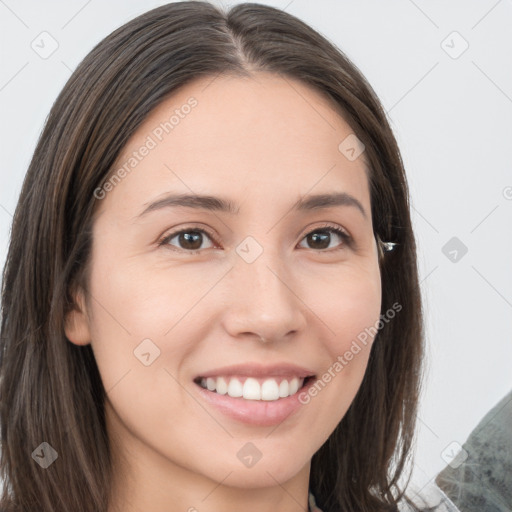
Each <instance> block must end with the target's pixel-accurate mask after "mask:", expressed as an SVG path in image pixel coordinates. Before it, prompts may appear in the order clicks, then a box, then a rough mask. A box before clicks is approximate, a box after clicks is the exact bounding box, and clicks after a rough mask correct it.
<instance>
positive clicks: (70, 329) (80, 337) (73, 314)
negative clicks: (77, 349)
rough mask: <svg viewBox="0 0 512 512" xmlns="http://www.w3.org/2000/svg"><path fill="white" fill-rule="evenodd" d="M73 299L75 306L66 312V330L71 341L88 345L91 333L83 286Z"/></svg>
mask: <svg viewBox="0 0 512 512" xmlns="http://www.w3.org/2000/svg"><path fill="white" fill-rule="evenodd" d="M73 299H74V307H73V309H72V310H71V311H69V312H68V313H67V314H66V318H65V326H64V331H65V333H66V337H67V338H68V340H69V341H71V343H74V344H75V345H88V344H89V343H90V342H91V334H90V330H89V318H88V316H87V310H86V307H85V298H84V292H83V290H82V288H80V289H79V290H78V292H77V293H76V294H75V295H74V296H73Z"/></svg>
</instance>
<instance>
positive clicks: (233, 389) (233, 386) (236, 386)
mask: <svg viewBox="0 0 512 512" xmlns="http://www.w3.org/2000/svg"><path fill="white" fill-rule="evenodd" d="M228 395H229V396H231V397H233V398H239V397H241V396H242V395H243V388H242V383H241V382H240V381H239V380H238V379H231V380H230V381H229V386H228Z"/></svg>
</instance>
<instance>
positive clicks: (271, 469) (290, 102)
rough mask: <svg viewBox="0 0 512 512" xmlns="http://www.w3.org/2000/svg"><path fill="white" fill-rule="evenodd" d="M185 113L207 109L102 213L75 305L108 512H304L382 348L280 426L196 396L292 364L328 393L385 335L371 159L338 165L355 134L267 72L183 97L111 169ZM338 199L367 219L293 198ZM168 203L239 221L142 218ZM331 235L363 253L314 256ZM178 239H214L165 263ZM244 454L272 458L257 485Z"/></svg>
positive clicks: (182, 215) (157, 214) (343, 247)
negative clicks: (219, 205) (92, 362)
mask: <svg viewBox="0 0 512 512" xmlns="http://www.w3.org/2000/svg"><path fill="white" fill-rule="evenodd" d="M190 97H194V98H195V99H196V100H197V102H198V104H197V106H195V107H194V108H193V109H192V110H191V111H190V113H189V114H188V115H187V116H184V118H183V119H180V122H179V124H178V125H176V126H175V127H174V129H173V130H172V132H170V133H169V134H165V136H164V138H163V140H162V141H161V142H158V144H157V146H156V147H155V148H154V149H152V150H151V151H150V152H149V154H148V155H147V156H145V157H144V158H143V159H142V160H141V161H140V162H139V163H138V164H137V166H136V167H135V168H134V169H133V170H132V171H131V173H130V174H129V175H127V176H126V177H125V178H124V179H123V180H121V182H120V183H118V184H117V185H116V186H115V187H114V188H113V190H111V191H109V192H108V193H107V194H106V197H105V198H104V199H102V200H101V201H98V210H97V217H96V220H95V223H94V231H93V248H92V255H91V258H92V260H91V263H92V267H91V268H92V270H91V274H90V281H89V283H88V287H89V293H85V292H83V291H82V290H81V291H79V292H78V293H77V296H76V300H77V304H78V305H79V308H78V309H77V310H75V311H74V312H72V313H70V315H69V317H68V319H67V324H66V334H67V337H68V339H69V340H70V342H72V343H75V344H77V345H85V344H88V343H91V344H92V348H93V351H94V355H95V357H96V360H97V363H98V367H99V370H100V374H101V378H102V381H103V384H104V387H105V389H106V391H107V398H106V404H105V407H106V417H107V429H108V434H109V436H110V438H111V441H112V445H113V448H112V449H113V455H114V474H115V480H116V481H115V484H114V486H113V489H112V504H111V507H110V509H109V512H114V511H117V510H123V511H126V512H132V511H147V510H151V511H152V512H168V511H189V512H192V511H194V510H197V511H199V512H220V511H223V512H231V511H232V512H235V511H236V512H239V511H240V510H244V511H246V512H270V511H273V512H291V511H297V510H300V508H299V505H300V506H301V507H302V508H303V509H304V510H307V493H308V482H309V473H310V462H311V457H312V456H313V454H314V453H315V452H316V451H317V450H318V449H319V448H320V446H321V445H322V444H323V443H324V442H325V441H326V439H327V438H328V436H329V435H330V434H331V433H332V431H333V430H334V428H335V427H336V425H337V424H338V423H339V421H340V420H341V419H342V417H343V416H344V414H345V413H346V411H347V409H348V407H349V405H350V403H351V402H352V400H353V398H354V396H355V394H356V392H357V390H358V388H359V386H360V384H361V381H362V378H363V376H364V372H365V370H366V366H367V361H368V356H369V351H370V347H371V341H372V340H371V339H370V343H368V344H367V345H366V346H362V350H361V351H360V352H359V353H358V354H357V355H355V356H354V358H353V359H352V360H351V361H350V363H349V364H348V365H347V366H345V367H344V368H343V370H342V371H340V372H338V373H336V376H335V377H334V378H332V379H331V381H330V382H329V383H328V384H327V385H326V386H325V387H324V388H323V389H322V390H321V391H320V392H319V393H318V394H317V396H315V397H314V398H312V399H311V401H310V402H309V403H308V404H307V405H303V406H301V408H300V410H299V411H297V412H296V413H294V414H293V415H291V416H290V417H289V418H287V419H286V420H285V421H283V422H282V423H281V424H280V425H278V426H266V427H262V426H251V425H247V424H245V423H241V422H238V421H236V420H233V419H231V418H228V417H227V416H225V415H224V414H222V413H221V412H219V411H218V410H217V409H215V408H213V407H212V406H211V405H209V404H207V403H206V402H204V401H201V399H200V398H198V397H199V395H198V394H197V392H198V388H197V385H196V384H194V382H193V379H194V378H195V377H196V376H197V375H199V374H201V373H202V372H203V373H204V372H205V371H207V370H210V369H214V368H217V367H220V366H225V365H230V364H237V363H245V362H258V363H264V364H269V363H273V362H283V361H286V362H290V363H294V364H297V365H300V366H305V367H307V368H310V369H312V370H313V371H314V372H315V374H316V375H317V376H321V375H322V374H323V373H324V372H326V371H327V370H328V368H330V367H332V365H333V363H334V362H335V361H336V358H337V357H338V356H340V355H343V354H344V353H345V352H346V351H347V350H348V349H349V348H350V345H351V343H352V341H353V340H354V339H356V337H357V335H358V334H359V333H360V332H362V331H363V330H364V329H365V328H366V327H368V326H371V325H374V324H375V322H376V321H378V319H379V314H380V307H381V281H380V271H379V265H378V254H377V247H376V242H375V238H374V235H373V229H372V222H371V204H370V195H369V188H368V180H367V174H366V163H365V161H364V153H363V155H362V156H361V157H359V158H357V159H356V160H354V161H349V160H348V159H347V158H346V157H345V156H344V155H343V154H342V153H341V152H340V151H339V150H338V145H339V144H340V142H341V141H342V140H343V139H345V137H347V136H348V135H349V134H351V133H352V132H353V130H352V129H351V128H350V126H349V125H348V124H347V123H346V122H345V121H344V120H343V119H342V117H340V115H339V114H338V113H337V112H336V111H335V110H334V109H333V106H332V105H331V104H330V103H329V102H328V101H327V100H326V99H325V98H324V97H322V96H321V95H319V94H318V92H316V91H315V90H314V89H312V88H310V87H309V86H308V85H306V84H303V83H301V82H298V81H294V80H291V79H288V78H287V79H286V80H284V79H283V78H281V77H278V76H276V75H272V74H268V73H262V72H258V73H256V74H254V76H253V77H252V78H239V77H232V76H231V77H230V76H224V75H223V76H219V77H217V78H216V79H215V80H213V82H212V77H210V78H206V79H200V80H197V81H195V82H193V83H191V84H188V85H187V86H186V87H184V88H183V89H181V90H180V91H179V92H178V93H177V94H175V95H173V96H172V97H170V98H169V99H166V101H165V102H164V103H162V104H161V105H160V106H159V107H158V108H156V109H155V110H154V111H153V112H152V113H151V114H150V116H149V117H148V118H147V119H146V121H145V122H144V124H143V125H141V126H140V127H139V129H138V130H137V132H136V133H135V134H134V136H133V137H132V138H131V139H130V141H129V142H128V144H127V145H126V147H125V148H124V150H123V152H122V154H121V155H120V156H119V159H118V162H117V164H118V165H119V166H121V165H122V164H123V163H124V162H126V160H127V159H128V158H129V156H130V155H131V154H132V152H133V151H136V150H137V149H138V148H140V147H141V146H142V145H143V144H144V142H145V140H146V139H147V137H148V135H150V134H151V133H152V130H154V129H155V127H157V126H158V125H159V124H160V123H161V122H163V121H166V120H168V119H169V117H170V115H172V113H173V111H174V110H175V109H176V108H180V106H182V105H184V104H185V103H186V102H187V100H188V99H189V98H190ZM334 190H336V191H340V192H346V193H348V194H350V195H352V196H353V197H355V198H356V199H357V200H358V201H359V202H360V203H361V205H362V206H363V207H364V210H365V211H366V214H367V215H366V217H364V216H363V215H362V213H361V212H360V211H359V210H358V209H357V208H355V207H353V206H336V207H331V208H326V209H319V210H313V211H306V212H295V211H290V209H291V207H292V205H293V203H294V202H295V201H297V200H298V199H299V198H300V197H303V196H306V195H307V194H313V193H314V194H316V193H322V192H326V193H329V192H333V191H334ZM169 192H178V193H192V192H194V193H202V194H210V195H213V196H222V197H226V198H229V199H231V200H232V201H234V202H235V203H237V204H238V206H239V211H238V213H237V214H236V215H231V214H228V213H222V212H209V211H199V210H194V209H190V208H183V207H180V208H164V209H161V210H155V211H152V212H151V213H148V214H147V215H144V216H142V217H140V218H137V215H138V214H139V213H140V212H141V211H142V210H144V208H145V207H146V206H147V204H148V203H149V202H151V201H153V200H155V199H157V198H161V197H162V196H163V195H165V194H167V193H169ZM326 222H328V223H329V224H333V225H334V226H339V227H340V228H342V229H344V230H346V231H347V232H348V233H349V234H350V235H351V236H352V237H353V239H354V241H355V245H354V246H353V247H350V246H349V245H347V244H346V243H344V241H343V240H342V239H341V238H340V237H339V236H338V235H336V234H335V233H332V232H331V237H330V242H328V243H326V244H325V246H321V245H319V244H318V242H317V244H316V245H315V243H314V241H313V242H312V241H311V240H309V241H308V237H307V236H306V235H308V234H309V233H311V232H315V233H316V232H318V228H322V227H323V226H324V224H325V223H326ZM183 228H190V230H189V231H194V229H197V228H205V229H209V230H210V231H211V232H212V234H213V235H214V237H215V239H214V238H213V237H212V238H210V237H209V235H203V237H202V239H201V238H200V240H199V242H197V245H198V246H199V247H200V252H199V253H198V254H191V253H190V249H187V247H190V246H186V245H184V242H183V239H182V240H181V241H180V239H179V237H174V238H173V239H172V241H168V242H167V245H162V246H158V241H159V240H161V239H162V238H164V237H165V236H166V235H169V234H171V233H173V232H177V231H179V230H180V229H183ZM247 236H252V237H253V238H254V239H255V240H256V241H257V242H258V243H259V245H260V246H261V247H262V249H263V252H262V254H261V255H260V256H259V257H258V258H257V259H256V260H255V261H254V262H252V263H251V264H248V263H247V262H246V261H244V259H242V258H241V257H240V256H239V255H238V254H237V252H236V248H237V246H238V245H239V244H240V242H242V241H243V240H244V239H245V238H246V237H247ZM201 240H202V243H201ZM180 244H181V245H180ZM317 247H320V248H321V249H320V250H319V249H317ZM323 247H327V248H323ZM187 251H188V252H187ZM322 251H323V252H322ZM259 335H261V336H263V337H264V338H265V339H266V340H268V341H267V342H266V343H263V342H262V341H261V340H260V339H259ZM146 338H150V339H151V340H152V342H153V343H154V344H155V345H156V346H157V347H158V348H159V350H160V356H159V357H158V358H156V359H155V360H154V362H153V363H152V364H151V365H149V366H145V365H144V364H142V363H141V362H140V361H139V359H137V358H136V357H135V356H134V349H136V347H137V346H138V345H139V344H140V343H141V341H142V340H144V339H146ZM249 441H250V442H252V443H253V444H255V445H256V446H257V448H258V449H259V451H260V452H261V454H262V457H261V459H260V460H259V461H258V462H257V463H256V464H255V465H254V466H252V467H250V468H247V467H245V466H244V465H243V464H241V462H240V460H239V459H238V458H237V456H236V454H237V452H238V451H239V450H240V449H241V448H242V447H243V446H244V445H245V444H246V443H247V442H249Z"/></svg>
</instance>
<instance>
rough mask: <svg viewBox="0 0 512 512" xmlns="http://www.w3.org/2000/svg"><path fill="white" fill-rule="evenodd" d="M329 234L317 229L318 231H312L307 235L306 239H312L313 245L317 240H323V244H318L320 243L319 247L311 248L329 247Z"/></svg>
mask: <svg viewBox="0 0 512 512" xmlns="http://www.w3.org/2000/svg"><path fill="white" fill-rule="evenodd" d="M330 236H331V235H330V233H326V232H322V231H319V232H316V233H312V234H310V235H308V239H309V241H313V245H314V243H315V242H317V241H319V240H321V241H322V242H324V243H323V244H320V245H321V246H320V247H318V246H316V247H313V249H326V248H327V247H329V242H330ZM325 242H326V243H325Z"/></svg>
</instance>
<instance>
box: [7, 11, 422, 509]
mask: <svg viewBox="0 0 512 512" xmlns="http://www.w3.org/2000/svg"><path fill="white" fill-rule="evenodd" d="M2 308H3V317H2V326H1V338H2V344H3V346H2V359H1V366H0V375H1V383H0V396H1V401H2V410H1V416H0V420H1V430H2V453H1V457H2V458H1V469H2V476H3V478H4V480H5V488H4V492H3V497H2V507H3V508H4V509H5V510H9V511H10V510H17V511H28V510H32V509H37V510H43V511H50V510H51V511H60V510H62V511H64V510H65V511H68V510H80V511H91V512H92V511H107V512H115V511H121V510H122V511H131V510H152V511H164V510H166V511H167V510H189V511H193V510H198V511H201V512H203V511H219V510H222V511H230V510H240V509H242V508H243V509H244V510H246V511H264V510H265V511H267V510H273V511H279V512H285V511H291V510H298V509H302V510H307V509H308V506H309V509H310V510H314V509H315V507H319V509H320V510H322V511H323V512H334V511H339V510H361V511H372V512H373V511H381V510H382V511H384V510H397V509H398V508H397V507H398V504H399V503H400V502H403V499H402V498H403V492H404V489H403V488H402V486H401V485H399V480H400V482H402V478H404V477H407V474H406V469H407V460H408V457H409V456H410V450H411V445H412V439H413V433H414V423H415V418H416V408H417V400H418V392H419V386H420V377H421V361H422V352H423V331H422V314H421V302H420V292H419V288H418V275H417V267H416V249H415V241H414V235H413V232H412V228H411V221H410V215H409V206H408V190H407V183H406V178H405V173H404V169H403V165H402V161H401V158H400V153H399V150H398V147H397V144H396V141H395V139H394V136H393V134H392V131H391V129H390V127H389V124H388V122H387V120H386V117H385V114H384V111H383V109H382V107H381V105H380V103H379V101H378V99H377V97H376V96H375V93H374V92H373V91H372V89H371V87H370V86H369V84H368V83H367V82H366V80H365V79H364V77H363V76H362V75H361V73H360V72H359V71H358V70H357V68H356V67H355V66H354V65H353V64H352V63H351V62H350V61H349V60H348V59H347V58H346V57H345V56H344V55H343V53H342V52H340V51H339V50H338V49H337V48H335V47H334V46H333V45H332V44H331V43H329V42H328V41H327V40H326V39H325V38H323V37H322V36H320V35H319V34H318V33H316V32H315V31H313V30H312V29H311V28H310V27H308V26H307V25H306V24H304V23H303V22H301V21H300V20H298V19H296V18H294V17H293V16H291V15H289V14H287V13H285V12H282V11H279V10H277V9H274V8H271V7H267V6H262V5H257V4H241V5H237V6H235V7H233V8H232V9H231V10H230V11H229V12H228V13H224V12H221V11H220V10H219V9H217V8H216V7H214V6H213V5H210V4H208V3H203V2H178V3H174V4H169V5H165V6H162V7H159V8H157V9H154V10H152V11H149V12H147V13H145V14H143V15H142V16H139V17H138V18H136V19H134V20H132V21H130V22H129V23H127V24H126V25H124V26H122V27H121V28H119V29H118V30H116V31H115V32H113V33H112V34H111V35H109V36H108V37H107V38H105V39H104V40H103V41H101V42H100V43H99V44H98V45H97V46H96V47H95V48H94V49H93V50H92V51H91V52H90V54H89V55H87V56H86V58H85V59H84V61H83V62H82V63H81V64H80V65H79V66H78V68H77V70H76V71H75V72H74V74H73V75H72V77H71V78H70V80H69V81H68V83H67V84H66V85H65V87H64V89H63V91H62V93H61V94H60V95H59V97H58V98H57V100H56V102H55V104H54V106H53V108H52V110H51V112H50V115H49V118H48V120H47V123H46V126H45V128H44V130H43V133H42V135H41V137H40V140H39V142H38V144H37V147H36V150H35V153H34V156H33V159H32V162H31V165H30V167H29V169H28V172H27V176H26V179H25V182H24V186H23V190H22V192H21V195H20V198H19V203H18V207H17V209H16V212H15V216H14V220H13V227H12V238H11V243H10V247H9V253H8V257H7V263H6V267H5V270H4V281H3V290H2ZM315 502H316V504H315Z"/></svg>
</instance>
